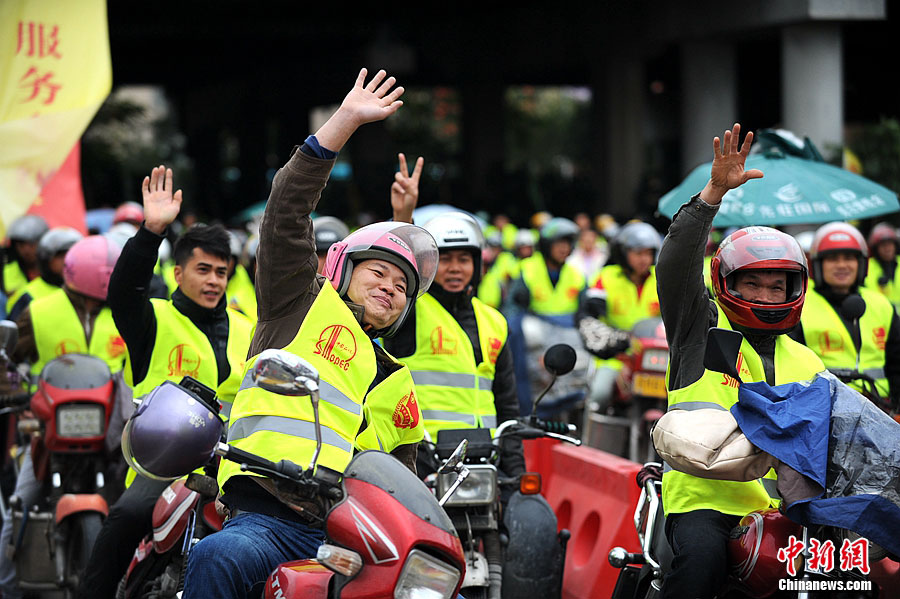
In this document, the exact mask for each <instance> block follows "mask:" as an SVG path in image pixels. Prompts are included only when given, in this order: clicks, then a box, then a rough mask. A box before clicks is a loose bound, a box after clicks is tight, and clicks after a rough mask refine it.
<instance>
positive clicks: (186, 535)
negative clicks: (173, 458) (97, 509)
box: [116, 376, 224, 599]
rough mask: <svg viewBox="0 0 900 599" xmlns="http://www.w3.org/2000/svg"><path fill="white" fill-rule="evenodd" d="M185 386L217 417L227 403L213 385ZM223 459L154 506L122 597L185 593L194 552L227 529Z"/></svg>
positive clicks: (177, 484) (158, 598) (164, 597)
mask: <svg viewBox="0 0 900 599" xmlns="http://www.w3.org/2000/svg"><path fill="white" fill-rule="evenodd" d="M179 385H180V386H182V387H184V388H186V389H188V390H190V391H193V392H194V393H196V394H198V395H199V396H200V397H202V398H203V399H204V400H205V401H206V402H207V404H208V406H209V407H210V408H211V409H213V410H214V411H215V412H216V413H219V412H220V410H221V404H220V403H219V402H218V400H217V399H216V397H215V393H214V392H213V390H212V389H210V388H209V387H206V386H205V385H203V384H201V383H199V382H198V381H196V380H195V379H193V378H191V377H189V376H188V377H184V378H183V379H182V380H181V382H180V383H179ZM218 461H219V458H218V457H216V458H214V459H213V460H211V461H210V462H209V463H208V464H206V465H205V466H204V467H203V470H204V474H200V473H199V472H192V473H191V474H189V475H188V476H187V478H186V479H178V480H176V481H174V482H172V484H171V485H169V486H168V487H167V488H166V489H165V490H164V491H163V492H162V494H161V495H160V497H159V499H157V500H156V505H155V506H154V507H153V516H152V523H153V532H151V533H150V534H149V535H147V536H146V537H144V539H143V540H142V541H141V543H140V544H139V545H138V547H137V549H136V550H135V552H134V557H132V558H131V563H130V564H129V565H128V570H127V571H126V573H125V576H124V577H123V578H122V581H121V582H120V583H119V588H118V590H117V592H116V598H117V599H139V598H150V597H152V598H153V599H169V598H175V597H179V596H180V595H179V593H181V591H183V590H184V572H185V569H186V568H187V557H188V554H189V553H190V550H191V548H192V547H193V546H194V545H196V544H197V543H198V542H200V540H201V539H202V538H204V537H206V536H207V535H210V534H212V533H214V532H216V531H219V530H222V525H223V524H224V518H223V517H222V516H221V515H220V514H219V512H218V511H216V496H217V495H218V493H219V485H218V483H216V472H217V470H218Z"/></svg>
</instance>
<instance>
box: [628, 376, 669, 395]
mask: <svg viewBox="0 0 900 599" xmlns="http://www.w3.org/2000/svg"><path fill="white" fill-rule="evenodd" d="M631 386H632V390H633V392H634V393H633V394H634V395H642V396H644V397H659V398H660V399H665V398H666V396H667V395H666V377H664V376H659V375H655V374H643V373H640V372H638V373H635V375H634V380H633V381H632V384H631Z"/></svg>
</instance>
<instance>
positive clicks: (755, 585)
mask: <svg viewBox="0 0 900 599" xmlns="http://www.w3.org/2000/svg"><path fill="white" fill-rule="evenodd" d="M742 339H743V337H742V335H741V334H740V333H736V332H735V331H730V330H724V329H710V333H709V340H708V341H707V349H706V356H705V357H704V366H705V367H706V368H707V369H709V370H713V371H716V372H721V373H723V374H726V375H728V376H730V377H732V378H733V379H734V380H736V381H737V382H738V383H740V375H739V373H738V371H737V367H736V363H737V356H738V352H739V349H740V346H741V341H742ZM637 483H638V486H639V487H640V488H641V490H642V493H641V496H640V498H639V500H638V503H637V506H636V507H635V511H634V524H635V529H636V531H637V533H638V539H639V541H640V544H641V550H640V552H634V553H629V552H628V551H627V550H626V549H624V548H622V547H615V548H613V549H612V550H611V551H610V552H609V555H608V560H609V563H610V564H611V565H612V566H613V567H615V568H620V569H621V571H620V573H619V577H618V579H617V581H616V587H615V589H614V591H613V599H624V598H629V599H638V598H650V597H657V596H659V594H660V593H661V591H662V587H663V579H664V577H665V575H666V574H667V573H668V572H669V571H670V570H671V564H672V559H673V551H672V548H671V546H670V545H669V542H668V539H667V538H666V535H665V525H664V512H663V506H662V465H661V464H659V463H648V464H646V465H645V466H644V468H643V469H642V470H641V471H640V472H639V473H638V476H637ZM811 540H815V542H816V543H818V544H819V545H817V546H818V547H822V546H823V545H827V544H830V547H831V548H832V549H833V548H834V547H843V546H844V544H845V542H846V543H853V542H859V540H860V537H859V535H857V534H856V533H853V532H852V531H849V530H845V529H840V528H837V527H834V526H827V525H817V526H815V527H806V526H801V525H800V524H797V523H795V522H793V521H791V520H789V519H788V517H787V516H786V515H785V514H784V513H782V512H781V511H780V509H776V508H767V509H762V510H757V511H754V512H751V513H750V514H748V515H746V516H744V517H743V518H742V519H741V520H740V522H739V524H738V526H737V527H735V529H734V530H733V531H732V533H731V538H730V540H729V544H728V553H729V556H728V557H729V566H730V572H729V578H728V581H727V583H726V586H725V588H723V589H722V591H721V592H720V593H719V594H718V596H719V597H729V596H737V597H746V596H750V597H754V598H763V597H769V596H771V595H773V594H774V593H775V592H776V591H778V590H779V588H780V586H779V581H780V580H785V579H787V578H788V577H790V578H792V579H794V580H793V581H788V582H794V583H795V584H793V585H785V586H786V588H787V590H797V591H798V592H797V595H796V596H797V597H799V598H803V599H807V598H808V597H810V596H811V595H810V591H809V588H811V586H812V585H811V584H810V583H811V582H812V581H819V582H820V583H826V584H827V583H831V584H832V585H833V588H840V587H841V586H843V587H844V588H854V587H855V588H857V589H861V588H865V584H861V583H866V582H867V579H866V578H865V577H864V576H862V575H861V574H859V573H857V572H854V571H853V570H852V569H849V568H848V569H844V568H843V567H842V568H841V569H840V570H838V569H837V568H828V567H826V566H823V565H822V564H821V563H814V560H813V559H812V558H813V555H812V552H811V547H812V545H811V544H810V541H811ZM796 542H799V543H800V546H799V549H798V550H797V552H796V555H792V556H791V557H789V558H788V559H785V555H784V554H783V553H782V552H784V551H785V550H786V548H790V546H791V545H794V544H795V543H796ZM866 544H867V545H866V546H867V553H868V561H869V564H873V567H872V571H873V572H875V571H876V569H878V570H880V567H878V566H875V565H874V564H875V563H877V562H878V561H879V560H883V559H884V558H887V557H889V554H888V552H887V551H885V550H884V549H883V548H881V547H879V546H878V545H875V544H873V543H870V542H867V541H866ZM785 562H791V564H787V563H785ZM869 564H866V566H867V567H868V566H869ZM791 566H792V567H794V568H796V571H794V572H792V571H791V569H790V567H791ZM848 583H849V584H848ZM869 588H870V589H871V586H869ZM876 592H877V591H876ZM882 592H883V591H882ZM825 596H827V595H825ZM875 596H879V595H873V594H871V593H869V594H857V595H854V597H875Z"/></svg>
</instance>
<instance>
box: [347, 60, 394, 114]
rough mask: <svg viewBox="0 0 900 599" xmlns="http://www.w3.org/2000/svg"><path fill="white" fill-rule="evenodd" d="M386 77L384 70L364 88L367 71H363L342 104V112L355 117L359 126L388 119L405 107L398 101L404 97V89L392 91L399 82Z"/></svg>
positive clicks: (376, 74)
mask: <svg viewBox="0 0 900 599" xmlns="http://www.w3.org/2000/svg"><path fill="white" fill-rule="evenodd" d="M385 77H387V73H386V72H385V71H384V70H383V69H382V70H381V71H378V72H377V73H375V76H374V77H372V80H371V81H369V83H368V84H367V85H365V86H364V85H363V84H364V83H365V81H366V69H361V70H360V71H359V75H358V76H357V77H356V83H355V84H354V85H353V89H351V90H350V92H349V93H348V94H347V95H346V96H345V97H344V101H343V102H341V108H340V109H341V111H344V112H346V113H347V114H348V115H349V116H353V117H355V118H356V120H357V126H358V125H363V124H365V123H371V122H373V121H380V120H383V119H386V118H387V117H389V116H391V115H392V114H394V113H395V112H397V109H398V108H400V107H401V106H403V102H402V101H400V100H399V99H398V98H399V97H400V96H401V95H403V91H404V90H403V88H402V87H397V88H395V89H394V90H393V91H390V90H391V88H392V87H394V84H395V83H397V80H396V79H395V78H394V77H388V78H387V79H385ZM388 92H390V93H388Z"/></svg>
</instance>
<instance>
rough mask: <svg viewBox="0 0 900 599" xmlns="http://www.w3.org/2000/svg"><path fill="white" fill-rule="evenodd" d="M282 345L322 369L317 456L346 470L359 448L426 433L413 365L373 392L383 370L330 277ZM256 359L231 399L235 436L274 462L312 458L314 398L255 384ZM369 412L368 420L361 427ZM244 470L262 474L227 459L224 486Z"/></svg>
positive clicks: (411, 440) (232, 436)
mask: <svg viewBox="0 0 900 599" xmlns="http://www.w3.org/2000/svg"><path fill="white" fill-rule="evenodd" d="M283 349H284V350H285V351H288V352H291V353H293V354H295V355H298V356H301V357H303V358H304V359H305V360H306V361H307V362H309V363H310V364H311V365H312V366H313V367H314V368H316V370H318V372H319V389H320V396H319V399H320V401H319V420H320V423H321V425H322V435H323V446H322V452H321V454H320V455H319V462H318V463H319V464H321V465H322V466H326V467H328V468H332V469H334V470H338V471H343V470H344V468H345V467H346V466H347V464H348V463H349V462H350V458H351V457H352V452H353V450H354V448H357V449H378V448H379V444H380V445H381V447H383V449H384V450H385V451H392V450H393V449H395V448H396V446H397V445H399V444H404V443H416V442H418V441H419V440H421V439H422V437H423V430H424V429H423V428H422V426H421V413H420V412H419V408H418V405H417V404H416V403H415V394H414V392H413V382H412V378H411V377H410V375H409V371H408V370H407V369H406V368H402V367H401V368H398V369H397V370H396V371H394V372H393V373H392V374H391V375H390V376H388V377H387V378H386V379H385V380H384V381H382V382H381V383H379V384H378V385H377V386H376V387H375V388H374V389H372V390H371V391H369V386H370V385H371V383H372V381H373V380H374V378H375V375H376V371H377V368H376V361H375V348H374V346H373V343H372V341H371V339H369V337H368V336H366V334H365V333H364V332H363V330H362V328H361V327H360V325H359V323H358V322H357V320H356V318H355V317H354V315H353V314H352V313H351V312H350V310H349V309H348V308H347V305H346V304H345V303H344V302H343V300H341V299H340V297H338V295H337V293H336V292H335V291H334V288H333V287H332V286H331V284H330V283H328V282H325V283H324V284H323V286H322V289H321V291H320V292H319V294H318V296H317V297H316V300H315V301H314V302H313V304H312V306H311V307H310V309H309V312H308V313H307V314H306V317H305V318H304V319H303V322H302V323H301V325H300V329H299V330H298V331H297V334H296V335H295V336H294V339H293V340H292V341H291V342H290V343H289V344H288V345H287V346H285V347H284V348H283ZM255 361H256V358H255V357H254V358H253V359H251V360H250V361H248V364H247V367H246V370H245V376H244V380H243V383H242V386H241V390H240V391H239V392H238V394H237V396H236V397H235V401H234V405H233V406H232V411H231V425H230V426H229V430H228V439H229V442H233V444H234V445H235V447H238V448H239V449H243V450H245V451H249V452H251V453H255V454H257V455H260V456H262V457H264V458H266V459H269V460H272V461H274V462H277V461H279V460H281V459H290V460H291V461H293V462H295V463H297V464H301V465H305V464H306V463H308V462H309V460H310V459H311V458H312V453H313V451H314V450H315V428H314V424H313V423H314V416H313V412H312V405H311V402H310V401H309V399H308V398H306V397H289V396H284V395H278V394H276V393H271V392H269V391H266V390H264V389H262V388H259V387H256V386H254V385H252V383H251V382H250V378H249V372H250V369H251V368H252V367H253V364H254V363H255ZM398 366H399V365H398ZM364 402H365V404H366V405H365V406H363V403H364ZM412 408H414V409H412ZM385 414H387V416H385ZM364 416H365V419H366V423H367V427H366V429H365V431H363V432H360V428H361V425H362V423H363V417H364ZM390 429H396V430H397V431H398V432H396V433H395V432H393V431H392V430H390ZM364 435H365V436H364ZM239 475H240V476H243V475H246V476H255V475H253V474H251V473H247V472H241V471H240V467H239V465H237V464H232V463H226V462H223V463H222V465H221V466H220V469H219V477H218V480H219V486H220V488H222V489H225V484H226V483H227V481H228V479H230V478H231V477H232V476H239ZM226 493H227V489H226Z"/></svg>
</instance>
